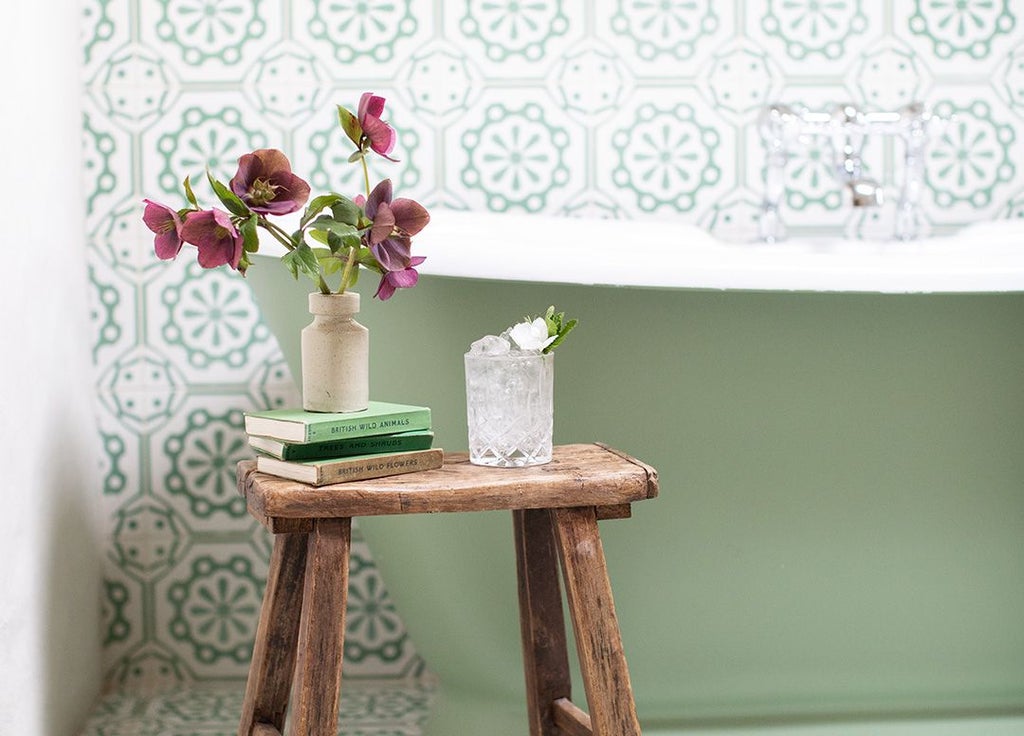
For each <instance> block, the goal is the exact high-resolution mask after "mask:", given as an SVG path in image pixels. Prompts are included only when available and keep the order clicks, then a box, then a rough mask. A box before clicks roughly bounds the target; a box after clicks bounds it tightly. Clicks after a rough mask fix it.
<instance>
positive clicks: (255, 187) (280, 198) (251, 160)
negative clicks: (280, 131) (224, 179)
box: [231, 148, 309, 215]
mask: <svg viewBox="0 0 1024 736" xmlns="http://www.w3.org/2000/svg"><path fill="white" fill-rule="evenodd" d="M231 191H232V192H234V193H235V194H236V195H238V198H239V199H241V200H242V201H243V202H245V203H246V204H247V205H249V207H250V209H252V210H253V211H254V212H259V213H261V214H264V215H287V214H288V213H289V212H295V211H296V210H298V209H299V208H300V207H302V205H304V204H305V203H306V200H307V199H309V184H307V183H306V182H304V181H303V180H302V179H300V178H299V177H297V176H296V175H295V174H293V173H292V165H291V163H289V161H288V158H287V157H286V156H285V155H284V154H283V153H281V152H280V151H278V150H277V149H276V148H261V149H259V150H257V151H253V152H252V153H247V154H245V155H244V156H242V157H241V158H239V159H238V172H237V173H236V174H235V176H234V177H233V178H232V179H231Z"/></svg>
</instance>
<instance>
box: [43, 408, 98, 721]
mask: <svg viewBox="0 0 1024 736" xmlns="http://www.w3.org/2000/svg"><path fill="white" fill-rule="evenodd" d="M52 403H53V408H52V412H51V413H52V415H53V416H51V417H50V418H49V419H48V421H47V422H46V426H48V427H52V428H53V432H52V433H51V434H50V435H49V437H48V446H46V447H42V448H39V449H38V450H37V452H38V456H39V457H42V458H44V460H43V461H42V462H43V463H44V464H45V465H46V471H45V472H46V474H45V475H44V476H43V477H42V478H41V479H40V489H46V499H47V501H46V503H47V504H48V506H49V508H45V509H44V513H43V515H42V518H43V519H44V522H43V523H44V524H45V528H44V529H42V536H41V538H42V539H43V540H45V541H43V542H42V543H41V544H40V553H41V555H43V559H40V560H39V561H38V565H39V570H40V575H41V577H40V581H41V582H40V584H41V585H42V586H43V589H42V590H41V591H40V598H41V603H42V612H43V614H44V616H45V620H44V621H43V622H42V626H41V627H40V635H41V637H42V649H43V651H42V652H41V654H42V660H43V662H42V670H41V674H42V678H43V682H42V683H41V684H42V692H41V700H42V718H43V727H44V733H45V734H47V735H48V736H49V735H52V736H66V734H68V733H73V732H74V729H76V728H78V727H79V726H80V725H81V721H82V719H83V718H84V716H85V714H86V713H87V712H88V710H89V708H90V707H91V706H92V704H93V702H94V700H95V698H96V695H97V693H98V690H99V683H100V682H101V680H102V672H101V668H100V648H101V645H102V638H103V636H102V632H101V629H102V625H101V624H102V622H101V616H100V613H101V612H100V587H101V585H102V578H103V574H102V568H101V561H102V552H101V550H102V549H103V543H102V540H101V539H100V531H99V523H98V522H99V520H98V519H97V518H96V516H97V515H96V509H95V507H94V506H91V505H90V503H89V499H92V498H95V496H96V489H97V488H98V487H100V483H99V481H98V480H97V479H96V473H94V472H92V470H93V468H96V467H97V464H96V458H97V457H99V455H98V452H97V451H95V450H94V449H93V447H92V444H93V443H94V438H95V437H97V436H98V435H97V432H96V429H95V428H94V427H92V426H91V424H86V423H85V422H76V421H75V420H76V419H81V417H75V416H73V415H71V416H69V414H68V412H67V411H66V410H65V406H64V404H63V403H62V402H60V401H54V402H52ZM80 403H81V402H80ZM79 413H80V414H87V412H85V411H80V412H79ZM87 418H88V416H87ZM33 492H36V491H35V489H33Z"/></svg>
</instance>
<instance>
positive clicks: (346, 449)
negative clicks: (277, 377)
mask: <svg viewBox="0 0 1024 736" xmlns="http://www.w3.org/2000/svg"><path fill="white" fill-rule="evenodd" d="M433 443H434V433H433V432H431V431H430V430H429V429H421V430H417V431H415V432H400V433H398V434H378V435H374V436H372V437H349V438H346V439H341V440H327V442H309V443H306V444H302V445H299V444H295V443H294V442H283V441H281V440H275V439H274V438H273V437H258V436H256V435H253V436H250V437H249V445H250V446H252V448H253V449H255V450H259V451H260V452H262V453H263V454H265V455H270V456H271V457H276V458H277V459H278V460H319V459H323V458H337V457H351V456H352V455H372V454H374V453H378V452H408V451H409V450H429V449H430V446H431V445H432V444H433Z"/></svg>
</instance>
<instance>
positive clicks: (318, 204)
mask: <svg viewBox="0 0 1024 736" xmlns="http://www.w3.org/2000/svg"><path fill="white" fill-rule="evenodd" d="M339 199H343V197H342V196H341V195H340V194H334V193H333V192H331V193H330V194H321V195H320V196H319V197H313V199H312V201H310V203H309V204H308V205H307V206H306V211H305V212H303V213H302V219H301V220H299V227H306V225H308V224H309V221H310V220H312V219H313V218H314V217H316V216H317V215H319V214H320V213H321V212H323V210H324V208H325V207H330V206H331V205H333V204H334V203H335V202H337V201H338V200H339Z"/></svg>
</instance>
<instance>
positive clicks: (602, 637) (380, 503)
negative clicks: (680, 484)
mask: <svg viewBox="0 0 1024 736" xmlns="http://www.w3.org/2000/svg"><path fill="white" fill-rule="evenodd" d="M255 465H256V464H255V463H254V462H252V461H245V462H241V463H239V464H238V485H239V490H240V491H241V492H242V493H243V494H244V495H245V497H246V501H247V505H248V508H249V513H251V514H252V515H253V516H254V517H256V518H257V519H258V520H259V521H260V522H261V523H262V524H263V525H264V526H266V527H267V528H268V529H269V530H270V531H271V532H273V533H274V534H275V537H274V551H273V553H272V555H271V558H270V570H269V572H268V575H267V588H266V592H265V593H264V596H263V608H262V610H261V613H260V621H259V627H258V629H257V631H256V642H255V646H254V648H253V655H252V664H251V666H250V669H249V680H248V683H247V685H246V689H245V701H244V703H243V706H242V720H241V724H240V726H239V729H238V734H239V736H274V735H278V736H279V735H280V734H282V732H283V730H284V723H285V712H286V710H287V709H288V702H289V695H290V692H291V689H292V684H293V681H294V687H295V688H296V697H295V699H294V702H293V703H292V707H293V708H294V712H293V713H292V714H291V721H290V723H289V726H290V728H289V731H288V734H289V736H336V734H337V721H338V700H339V695H340V691H341V665H342V644H343V640H344V633H345V599H346V595H347V592H348V561H349V546H350V541H351V524H352V517H354V516H376V515H382V514H418V513H434V512H455V511H489V510H495V509H508V510H511V511H512V515H513V521H514V531H515V545H516V567H517V572H518V579H519V612H520V623H521V628H522V638H523V660H524V667H525V673H526V697H527V709H528V713H529V722H530V734H531V736H556V735H558V734H566V735H567V736H581V735H582V734H596V735H597V736H638V735H639V734H640V725H639V723H638V722H637V717H636V708H635V706H634V703H633V691H632V687H631V685H630V682H629V671H628V670H627V668H626V658H625V655H624V654H623V651H622V640H621V637H620V635H619V625H618V620H617V619H616V616H615V607H614V605H613V602H612V591H611V586H610V584H609V582H608V572H607V569H606V567H605V559H604V551H603V549H602V546H601V537H600V535H599V533H598V529H597V521H598V520H599V519H609V518H627V517H629V515H630V503H631V502H633V501H641V500H643V499H647V498H653V497H654V496H656V495H657V493H658V476H657V473H656V471H655V470H654V469H653V468H651V467H650V466H648V465H645V464H644V463H642V462H640V461H638V460H635V459H633V458H631V457H628V456H627V455H624V454H622V453H620V452H618V451H616V450H613V449H611V448H609V447H605V446H603V445H566V446H562V447H556V448H555V453H554V459H553V460H552V462H550V463H549V464H547V465H539V466H535V467H530V468H518V469H505V468H485V467H480V466H476V465H471V464H470V463H469V460H468V458H467V456H466V455H465V454H450V455H447V456H446V457H445V464H444V467H442V468H440V469H438V470H428V471H423V472H420V473H410V474H407V475H398V476H393V477H390V478H380V479H377V480H372V481H365V482H352V483H342V484H337V485H333V486H322V487H320V488H314V487H312V486H308V485H305V484H303V483H296V482H294V481H290V480H285V479H282V478H277V477H275V476H271V475H266V474H264V473H257V472H256V470H255ZM559 560H560V561H561V568H562V573H563V578H564V581H565V591H566V599H567V600H568V602H569V611H570V615H571V619H572V625H573V629H574V630H575V633H576V645H577V647H576V648H577V653H578V656H579V661H580V669H581V671H582V674H583V684H584V688H585V690H586V696H587V703H588V704H589V706H590V714H589V715H588V714H587V713H585V712H584V711H583V710H581V709H580V708H578V707H577V706H576V705H574V704H573V702H572V700H571V699H570V696H571V693H570V681H569V659H568V652H567V648H566V631H565V625H564V619H563V615H562V600H561V592H560V589H559V583H558V567H559Z"/></svg>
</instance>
